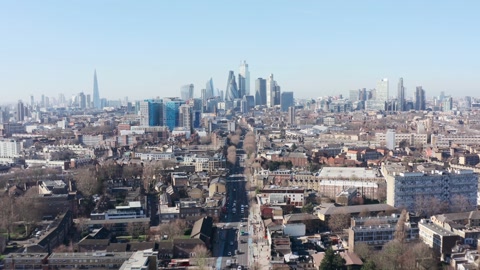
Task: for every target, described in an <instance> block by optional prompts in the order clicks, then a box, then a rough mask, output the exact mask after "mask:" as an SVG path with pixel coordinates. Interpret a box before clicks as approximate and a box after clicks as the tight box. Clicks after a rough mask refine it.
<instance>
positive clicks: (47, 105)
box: [45, 97, 50, 108]
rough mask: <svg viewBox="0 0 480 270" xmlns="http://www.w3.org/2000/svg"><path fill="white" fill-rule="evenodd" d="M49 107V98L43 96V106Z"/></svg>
mask: <svg viewBox="0 0 480 270" xmlns="http://www.w3.org/2000/svg"><path fill="white" fill-rule="evenodd" d="M49 107H50V98H49V97H45V108H49Z"/></svg>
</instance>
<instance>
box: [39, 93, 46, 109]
mask: <svg viewBox="0 0 480 270" xmlns="http://www.w3.org/2000/svg"><path fill="white" fill-rule="evenodd" d="M40 107H42V108H45V95H42V98H41V101H40Z"/></svg>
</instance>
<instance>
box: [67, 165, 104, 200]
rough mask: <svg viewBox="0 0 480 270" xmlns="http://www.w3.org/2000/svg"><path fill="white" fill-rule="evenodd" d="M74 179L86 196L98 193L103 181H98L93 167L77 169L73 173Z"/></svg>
mask: <svg viewBox="0 0 480 270" xmlns="http://www.w3.org/2000/svg"><path fill="white" fill-rule="evenodd" d="M73 179H74V180H75V184H76V186H77V189H78V190H79V191H80V192H81V193H82V194H83V195H84V196H85V197H90V196H91V195H93V194H97V193H98V192H99V191H100V189H101V183H100V181H98V179H97V176H96V175H95V172H94V171H93V169H92V168H91V167H84V168H81V169H77V170H76V171H75V172H74V174H73Z"/></svg>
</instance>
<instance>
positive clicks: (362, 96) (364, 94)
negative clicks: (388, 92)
mask: <svg viewBox="0 0 480 270" xmlns="http://www.w3.org/2000/svg"><path fill="white" fill-rule="evenodd" d="M358 91H359V92H360V93H359V100H361V101H365V100H367V99H368V98H367V97H368V93H367V88H362V89H360V90H358Z"/></svg>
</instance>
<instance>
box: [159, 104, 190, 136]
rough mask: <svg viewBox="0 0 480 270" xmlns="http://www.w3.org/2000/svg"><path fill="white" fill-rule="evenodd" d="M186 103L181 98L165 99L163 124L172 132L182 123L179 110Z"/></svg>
mask: <svg viewBox="0 0 480 270" xmlns="http://www.w3.org/2000/svg"><path fill="white" fill-rule="evenodd" d="M184 103H185V101H183V100H181V99H179V98H165V99H163V104H164V106H163V108H164V112H163V124H164V125H165V126H167V127H168V128H169V129H170V130H173V129H174V128H175V127H178V126H179V123H180V119H179V118H180V113H179V108H180V106H181V105H182V104H184Z"/></svg>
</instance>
